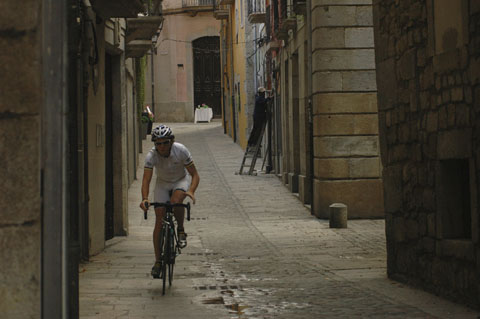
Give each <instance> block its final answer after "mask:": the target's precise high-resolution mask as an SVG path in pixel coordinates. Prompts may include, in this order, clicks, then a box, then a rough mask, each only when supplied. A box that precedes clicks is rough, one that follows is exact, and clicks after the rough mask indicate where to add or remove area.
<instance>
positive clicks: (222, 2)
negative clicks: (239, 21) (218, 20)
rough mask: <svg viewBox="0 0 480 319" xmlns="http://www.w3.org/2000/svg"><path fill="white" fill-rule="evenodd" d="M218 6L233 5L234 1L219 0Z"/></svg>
mask: <svg viewBox="0 0 480 319" xmlns="http://www.w3.org/2000/svg"><path fill="white" fill-rule="evenodd" d="M218 4H219V5H222V6H225V5H227V4H235V0H220V1H218Z"/></svg>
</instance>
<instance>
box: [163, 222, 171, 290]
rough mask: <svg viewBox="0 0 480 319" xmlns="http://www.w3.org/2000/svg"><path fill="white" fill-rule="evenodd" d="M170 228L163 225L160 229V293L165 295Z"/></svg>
mask: <svg viewBox="0 0 480 319" xmlns="http://www.w3.org/2000/svg"><path fill="white" fill-rule="evenodd" d="M169 233H170V229H169V228H168V227H165V228H164V229H163V231H162V237H163V238H162V242H163V249H162V281H163V285H162V295H165V285H166V283H167V265H168V264H169V262H168V259H169V258H170V249H169V247H170V236H169Z"/></svg>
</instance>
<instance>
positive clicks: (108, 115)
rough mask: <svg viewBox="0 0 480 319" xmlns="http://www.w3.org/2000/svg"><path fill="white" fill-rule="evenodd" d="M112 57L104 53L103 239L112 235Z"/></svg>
mask: <svg viewBox="0 0 480 319" xmlns="http://www.w3.org/2000/svg"><path fill="white" fill-rule="evenodd" d="M112 60H113V57H112V56H111V55H110V54H108V53H107V54H105V240H109V239H112V238H113V236H114V210H113V138H112V137H113V134H112V130H113V127H112V120H113V81H112V76H113V71H112V69H113V67H112Z"/></svg>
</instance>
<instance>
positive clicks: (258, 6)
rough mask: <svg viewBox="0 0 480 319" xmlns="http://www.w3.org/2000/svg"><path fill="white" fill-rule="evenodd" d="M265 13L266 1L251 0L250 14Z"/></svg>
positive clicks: (249, 3) (249, 4)
mask: <svg viewBox="0 0 480 319" xmlns="http://www.w3.org/2000/svg"><path fill="white" fill-rule="evenodd" d="M255 13H265V0H249V1H248V14H249V15H250V14H255Z"/></svg>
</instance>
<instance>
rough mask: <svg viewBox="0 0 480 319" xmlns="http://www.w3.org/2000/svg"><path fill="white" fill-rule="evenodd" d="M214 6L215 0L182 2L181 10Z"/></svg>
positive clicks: (187, 0) (188, 0)
mask: <svg viewBox="0 0 480 319" xmlns="http://www.w3.org/2000/svg"><path fill="white" fill-rule="evenodd" d="M210 6H215V0H182V8H189V7H210Z"/></svg>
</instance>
